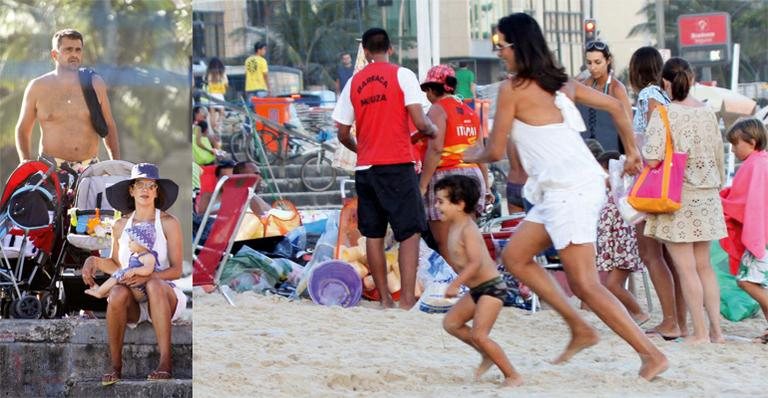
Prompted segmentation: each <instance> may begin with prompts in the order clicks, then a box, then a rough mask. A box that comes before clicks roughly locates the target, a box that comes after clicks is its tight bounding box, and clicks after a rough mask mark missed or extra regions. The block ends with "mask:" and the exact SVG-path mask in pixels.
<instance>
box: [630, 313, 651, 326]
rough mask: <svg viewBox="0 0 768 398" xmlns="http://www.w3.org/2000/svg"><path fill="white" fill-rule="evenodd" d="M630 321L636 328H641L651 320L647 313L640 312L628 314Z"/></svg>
mask: <svg viewBox="0 0 768 398" xmlns="http://www.w3.org/2000/svg"><path fill="white" fill-rule="evenodd" d="M630 315H631V316H632V319H634V321H635V323H636V324H637V325H638V326H643V325H644V324H645V323H646V322H648V321H650V320H651V316H650V315H648V313H647V312H640V313H638V314H630Z"/></svg>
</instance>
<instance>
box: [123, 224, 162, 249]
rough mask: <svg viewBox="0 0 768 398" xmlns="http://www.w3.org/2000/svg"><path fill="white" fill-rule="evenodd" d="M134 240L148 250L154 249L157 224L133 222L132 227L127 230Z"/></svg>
mask: <svg viewBox="0 0 768 398" xmlns="http://www.w3.org/2000/svg"><path fill="white" fill-rule="evenodd" d="M125 233H127V234H128V237H130V238H131V239H132V240H133V241H134V242H136V243H138V244H139V245H141V246H143V247H144V248H145V249H147V250H152V248H153V247H154V246H155V233H156V232H155V224H154V223H148V222H143V223H137V224H133V226H131V227H130V228H127V229H126V230H125Z"/></svg>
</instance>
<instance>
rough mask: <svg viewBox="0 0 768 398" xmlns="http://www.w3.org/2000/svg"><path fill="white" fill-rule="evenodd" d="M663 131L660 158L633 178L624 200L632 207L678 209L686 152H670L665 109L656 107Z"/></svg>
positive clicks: (648, 210)
mask: <svg viewBox="0 0 768 398" xmlns="http://www.w3.org/2000/svg"><path fill="white" fill-rule="evenodd" d="M657 109H659V113H660V114H661V120H662V121H664V127H665V129H666V130H667V138H666V150H665V154H664V160H662V162H661V163H659V164H658V165H657V166H656V167H653V168H652V167H650V166H648V165H646V166H645V167H644V168H643V172H642V173H641V174H640V176H639V177H637V180H636V181H635V184H634V185H633V186H632V191H630V193H629V198H628V199H627V200H628V202H629V204H630V205H632V207H634V208H635V209H637V210H639V211H642V212H646V213H673V212H675V211H677V210H678V209H680V197H681V194H682V191H683V179H684V174H685V163H686V161H687V159H688V154H686V153H680V152H674V150H673V144H672V130H671V129H670V127H669V117H668V116H667V109H666V108H664V107H658V108H657Z"/></svg>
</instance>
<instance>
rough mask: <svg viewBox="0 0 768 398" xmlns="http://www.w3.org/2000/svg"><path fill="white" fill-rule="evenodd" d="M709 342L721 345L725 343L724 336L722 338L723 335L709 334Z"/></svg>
mask: <svg viewBox="0 0 768 398" xmlns="http://www.w3.org/2000/svg"><path fill="white" fill-rule="evenodd" d="M709 341H711V342H713V343H715V344H722V343H725V336H723V333H722V332H720V333H711V332H710V333H709Z"/></svg>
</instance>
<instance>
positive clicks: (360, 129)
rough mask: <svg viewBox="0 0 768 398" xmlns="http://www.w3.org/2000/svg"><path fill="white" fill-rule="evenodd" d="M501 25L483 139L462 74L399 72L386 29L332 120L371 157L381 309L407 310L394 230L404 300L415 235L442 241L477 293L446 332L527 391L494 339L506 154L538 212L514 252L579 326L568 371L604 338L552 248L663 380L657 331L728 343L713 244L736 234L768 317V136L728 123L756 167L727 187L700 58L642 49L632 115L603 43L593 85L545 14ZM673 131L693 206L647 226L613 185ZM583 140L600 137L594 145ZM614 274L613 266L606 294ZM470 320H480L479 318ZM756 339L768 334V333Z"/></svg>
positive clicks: (654, 160)
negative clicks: (542, 256) (495, 187)
mask: <svg viewBox="0 0 768 398" xmlns="http://www.w3.org/2000/svg"><path fill="white" fill-rule="evenodd" d="M497 29H498V32H497V33H498V35H497V36H495V37H497V38H498V39H497V41H496V42H495V43H494V46H495V51H497V52H498V55H499V58H500V59H502V60H503V61H504V63H505V64H506V67H507V70H508V72H509V74H508V77H507V79H506V80H505V81H504V82H502V84H501V86H500V89H499V94H498V102H497V107H496V109H497V111H496V114H495V117H494V124H493V129H492V131H491V133H490V136H489V137H488V139H487V142H486V143H485V145H483V144H482V142H483V140H482V137H480V136H478V135H477V134H476V132H475V130H474V129H475V128H476V127H477V126H478V121H477V120H476V116H475V114H474V112H473V111H472V110H471V109H470V108H469V107H467V106H466V105H465V104H463V103H462V101H461V96H458V95H456V94H457V76H458V72H457V71H455V70H454V69H452V68H451V67H450V66H448V65H438V66H435V67H433V68H432V69H430V70H429V72H428V73H427V76H426V78H425V80H424V81H423V82H422V83H421V84H420V85H419V84H418V82H417V81H416V79H415V76H414V74H413V72H411V71H409V70H407V69H405V68H402V67H399V66H397V65H394V64H391V63H390V62H389V54H391V52H392V48H391V46H390V43H389V37H388V35H387V33H386V31H384V30H382V29H378V28H373V29H369V30H368V31H366V32H365V34H364V35H363V40H362V41H363V43H362V44H363V50H364V52H365V57H366V59H367V60H368V61H369V64H368V65H367V66H366V67H365V68H363V69H362V70H361V71H359V72H358V73H357V74H355V75H353V76H352V77H351V78H350V79H349V81H348V83H347V85H346V86H343V88H342V89H341V93H340V97H339V100H338V103H337V106H336V109H335V110H334V113H333V118H334V120H335V121H336V122H337V123H338V126H339V132H338V136H339V141H340V142H341V143H342V144H343V145H345V146H346V147H347V148H349V149H350V150H352V151H355V152H357V155H358V160H357V167H356V172H355V179H356V186H357V190H358V195H359V201H360V205H359V210H358V219H359V222H360V231H361V233H362V234H363V235H364V236H366V237H367V238H368V239H367V250H368V255H369V260H370V263H371V264H370V265H371V268H372V272H373V275H374V281H375V282H376V288H377V289H378V291H379V292H380V294H381V297H382V305H383V306H384V307H392V306H393V305H394V303H393V302H392V299H391V297H390V296H389V291H388V289H387V281H386V278H385V274H384V261H383V246H382V245H383V243H382V242H381V241H382V238H383V237H384V232H385V229H386V226H387V224H389V225H391V227H392V229H393V231H394V235H395V238H396V240H397V241H399V242H400V251H399V256H400V261H399V266H400V268H401V279H402V280H401V286H402V289H403V290H402V293H401V300H400V307H401V308H406V309H407V308H410V307H411V306H412V305H413V303H414V301H413V295H412V291H411V290H410V289H411V288H412V286H413V277H414V273H415V258H416V255H417V249H416V247H415V246H416V245H415V244H413V241H414V240H418V239H419V238H420V236H421V235H422V234H428V235H432V236H433V237H434V239H435V241H436V243H437V247H438V250H439V252H440V253H441V254H442V255H443V257H445V258H446V260H447V261H448V262H449V263H450V264H451V265H452V266H453V267H454V269H455V270H456V271H457V273H458V278H457V281H458V282H455V283H454V284H452V285H451V286H450V287H449V288H448V291H447V292H446V296H448V297H451V296H455V295H456V294H457V288H458V284H464V285H467V286H468V287H469V288H470V293H471V294H470V295H467V296H466V297H464V298H462V299H461V300H460V301H459V303H457V304H456V305H454V307H453V308H452V309H451V310H450V312H449V313H448V314H447V315H446V318H445V321H444V325H445V328H446V330H448V331H449V333H451V334H452V335H454V336H456V337H457V338H459V339H460V340H462V341H464V342H466V343H467V344H469V345H470V346H472V347H473V348H475V349H476V350H477V351H478V352H480V354H481V355H482V357H483V360H482V363H481V365H480V366H479V368H478V375H479V374H482V373H483V372H484V371H485V370H487V368H488V367H490V366H491V365H493V364H495V365H497V366H498V367H499V369H500V370H501V371H502V373H503V374H504V376H505V382H504V384H505V385H518V384H520V383H521V382H522V379H521V377H520V375H519V374H517V373H516V372H515V370H514V368H513V367H512V365H511V363H510V362H509V360H508V358H506V356H505V355H504V353H503V351H502V350H501V348H500V347H499V346H498V345H496V343H494V342H493V341H492V340H490V339H489V338H488V333H489V332H490V328H491V327H492V325H493V320H495V319H496V317H497V316H498V315H499V311H498V309H500V306H501V304H502V303H503V298H501V297H500V292H503V291H505V290H506V288H507V287H506V286H505V284H504V282H503V280H499V278H498V274H496V273H494V272H495V270H494V271H493V272H492V271H491V269H492V267H490V266H489V264H487V263H488V261H486V260H490V257H489V256H488V254H487V252H486V249H485V248H484V247H482V246H483V245H482V238H481V237H480V233H479V230H477V226H476V222H475V217H476V215H477V209H478V206H481V205H482V203H483V200H485V199H487V196H486V195H485V194H486V190H487V188H486V187H487V186H488V185H487V184H488V181H487V171H486V167H485V165H486V164H487V163H488V162H493V161H497V160H500V159H501V158H502V157H504V156H505V155H506V156H507V157H508V158H509V162H510V172H509V176H510V178H509V180H508V182H507V183H508V188H507V199H508V206H509V211H510V213H512V212H519V211H523V210H526V211H527V214H526V216H525V219H524V221H523V222H522V223H521V224H520V225H519V226H518V228H517V229H516V231H515V233H514V234H513V235H512V237H511V238H510V240H509V242H508V243H507V244H506V247H505V248H504V251H503V253H502V256H501V257H502V261H503V263H504V265H505V266H506V269H507V270H509V271H510V272H511V273H512V274H513V275H514V276H515V277H517V278H518V279H519V280H520V281H521V282H522V283H524V284H525V285H527V286H529V287H530V288H531V289H533V291H534V292H536V293H537V294H538V295H539V296H540V297H541V298H542V299H543V301H545V302H547V303H548V304H549V305H550V306H551V307H552V308H553V309H554V310H555V311H557V312H558V313H560V314H561V316H562V317H563V318H564V320H565V321H566V323H567V324H568V326H569V328H570V330H571V335H572V338H571V341H570V342H569V343H568V344H567V346H566V348H565V350H564V351H563V353H562V354H561V355H560V356H559V357H558V358H556V359H555V362H556V363H560V362H564V361H567V360H569V359H570V358H571V357H572V356H573V355H575V354H576V353H578V352H579V351H581V350H582V349H584V348H586V347H589V346H592V345H594V344H596V343H597V342H598V336H597V333H596V331H595V329H594V328H593V327H592V326H591V325H589V324H588V323H587V322H586V321H585V320H584V319H583V318H582V316H581V315H580V314H579V313H578V312H577V311H576V309H575V308H573V307H572V306H571V305H570V304H569V303H568V301H567V300H566V299H565V297H564V295H563V293H562V292H561V290H560V289H559V288H557V287H556V286H555V283H554V281H553V279H552V278H551V277H550V276H549V275H548V273H547V271H545V270H544V269H543V268H541V267H540V266H539V264H537V263H536V262H535V261H534V257H535V256H536V255H537V254H539V253H541V252H542V251H544V250H546V249H547V248H549V247H550V246H554V249H555V250H557V251H558V255H559V259H560V261H561V263H562V266H563V267H564V269H565V272H566V274H567V277H568V283H569V285H570V288H571V289H572V290H573V291H574V293H575V294H576V296H578V297H579V298H580V299H581V300H582V302H583V303H584V304H585V305H586V307H588V308H589V309H590V310H591V311H593V312H595V313H596V314H597V315H598V317H599V318H600V319H601V320H603V322H605V323H606V324H607V325H608V326H609V327H610V328H611V329H613V330H614V331H615V332H616V333H617V334H618V335H619V336H620V337H622V338H623V339H624V340H625V341H627V343H628V344H630V345H631V346H632V348H634V349H635V351H636V352H637V353H638V355H639V357H640V360H641V363H642V366H641V368H640V370H639V375H640V376H641V377H643V378H645V379H647V380H652V379H654V378H655V377H656V376H657V375H659V374H661V373H662V372H664V371H665V370H666V369H667V367H668V361H667V358H666V356H665V355H664V354H663V353H662V352H661V351H660V350H659V349H658V348H657V347H656V345H655V344H654V342H653V340H652V339H651V337H653V336H654V335H658V336H660V337H662V338H664V339H666V340H675V339H678V340H681V341H684V342H686V343H690V344H700V343H707V342H712V343H722V342H724V341H725V337H724V335H723V333H722V330H721V327H720V294H719V287H718V282H717V280H716V278H715V273H714V271H713V268H712V264H711V263H710V251H709V250H710V243H711V242H712V241H714V240H721V239H723V241H722V242H723V246H724V247H726V250H728V252H729V254H730V255H731V259H732V261H735V263H736V267H735V269H738V276H737V279H738V281H739V286H741V287H742V288H743V289H744V290H745V291H746V292H747V293H749V294H750V295H751V296H752V297H754V298H755V300H756V301H758V302H759V303H760V306H761V308H762V310H763V312H764V313H765V315H766V319H767V320H768V305H767V304H768V300H767V299H768V293H766V287H768V278H766V272H765V271H766V269H768V268H766V265H765V264H766V263H767V261H768V260H767V259H766V254H765V245H766V239H768V229H766V228H767V227H768V223H766V221H767V220H766V218H765V213H764V212H763V210H762V206H757V205H750V203H756V202H751V201H750V200H751V199H755V200H757V199H756V198H761V199H759V200H757V202H759V203H763V202H764V196H762V195H763V193H764V191H765V188H764V186H765V183H764V180H759V178H761V177H762V176H764V174H762V173H764V172H765V170H768V169H766V165H767V163H766V162H765V159H766V158H765V156H764V154H765V152H764V151H763V149H764V147H765V134H766V133H765V126H764V125H763V124H762V123H760V122H759V121H757V120H756V119H745V120H742V121H740V122H738V123H736V124H735V125H734V126H732V127H731V128H730V130H729V132H728V134H727V139H728V140H729V141H730V142H731V143H732V144H733V148H734V152H735V153H736V156H737V157H738V158H739V159H741V160H742V161H744V166H742V169H740V170H739V172H738V173H737V175H736V178H735V180H734V186H733V187H732V188H729V189H725V190H723V191H721V189H722V188H723V186H724V184H725V168H724V162H723V159H724V147H723V139H722V136H721V133H720V130H719V128H718V122H717V117H716V115H715V113H714V112H712V111H711V110H709V108H707V107H706V105H705V104H703V103H701V102H700V101H698V100H696V99H694V98H693V97H692V96H691V95H690V94H691V88H692V86H693V84H694V75H693V71H692V68H691V66H690V65H689V63H688V62H687V61H686V60H684V59H681V58H671V59H669V60H667V61H666V62H664V61H663V59H662V57H661V54H660V53H659V52H658V51H657V50H656V49H655V48H653V47H643V48H640V49H638V50H637V51H636V52H635V53H634V54H633V55H632V58H631V61H630V67H629V71H630V74H629V80H630V82H629V83H630V87H631V89H632V92H633V93H634V96H635V104H636V107H637V111H636V112H634V115H633V112H632V107H631V105H630V95H629V94H628V89H627V87H626V86H625V85H624V84H623V83H622V82H621V81H619V80H618V79H617V78H616V77H615V76H614V73H613V68H614V67H613V64H614V59H613V55H612V53H611V52H610V49H609V46H608V45H607V44H606V43H605V42H603V41H600V40H596V41H592V42H589V43H586V45H585V58H586V63H587V70H588V76H587V77H586V78H585V79H584V80H581V81H577V80H575V79H573V78H569V77H568V76H567V75H566V74H565V72H564V69H563V68H562V67H560V66H558V65H557V62H556V61H555V59H554V58H553V56H552V53H551V52H550V51H549V49H548V47H547V43H546V40H545V39H544V36H543V34H542V32H541V29H540V28H539V25H538V23H537V22H536V21H535V20H534V19H533V18H531V17H530V16H528V15H526V14H522V13H520V14H512V15H509V16H507V17H504V18H502V19H501V20H500V21H499V24H498V27H497ZM419 87H420V88H421V90H422V91H424V92H425V93H426V96H427V99H428V100H429V102H430V103H431V104H432V105H431V107H430V108H429V112H428V113H427V114H426V115H425V114H424V112H423V111H422V108H421V105H420V104H418V99H417V95H416V94H418V91H417V90H418V88H419ZM464 90H466V87H464ZM585 122H586V123H585ZM352 125H355V127H356V131H357V134H356V135H355V136H353V135H352V134H351V133H350V131H351V127H352ZM668 129H669V132H670V134H671V140H672V145H673V147H674V151H675V152H681V153H685V154H687V156H688V162H687V163H686V166H685V171H684V183H683V188H682V202H681V208H680V209H679V210H677V211H675V212H672V213H664V214H647V215H646V216H645V220H644V221H643V222H641V223H639V224H637V225H635V226H633V225H631V224H629V223H628V222H627V221H625V219H624V218H623V217H622V215H621V212H620V211H619V208H618V206H617V203H616V199H615V198H614V197H613V195H611V187H610V186H609V185H608V184H607V182H606V177H607V172H608V165H609V162H610V161H611V160H614V161H619V160H621V161H623V173H624V174H626V175H630V176H634V175H638V174H639V173H640V171H641V169H642V168H643V166H644V165H645V167H651V168H653V167H656V166H657V165H658V164H660V162H661V161H662V160H663V159H664V157H665V152H664V148H665V145H666V140H667V130H668ZM478 130H479V129H478ZM585 139H589V140H591V141H593V143H594V144H593V145H590V147H588V146H587V144H586V143H585ZM590 149H592V150H590ZM745 166H746V167H745ZM393 181H397V183H396V184H394V183H393ZM758 207H760V208H759V209H758ZM468 220H469V221H468ZM754 220H757V221H754ZM726 224H727V225H728V227H727V229H726ZM470 225H471V226H470ZM644 267H645V268H647V269H648V272H649V274H650V276H651V280H652V282H653V285H654V287H655V289H656V293H657V295H658V297H659V301H660V303H661V309H662V320H661V323H659V324H658V325H655V326H653V327H650V328H648V329H646V330H643V329H641V328H640V326H641V325H643V324H644V323H646V322H647V321H648V320H649V319H650V315H649V314H648V313H647V312H645V310H644V309H643V308H642V307H641V306H640V305H639V304H638V303H637V300H636V298H635V297H634V295H633V294H632V292H631V290H628V289H626V288H625V285H626V282H627V280H628V278H629V277H630V275H631V274H632V272H636V271H639V270H642V269H643V268H644ZM598 270H599V271H605V272H607V273H608V276H607V278H606V280H605V282H604V283H605V285H606V286H603V284H602V283H601V281H600V279H599V278H598ZM687 314H690V317H691V320H692V322H691V326H692V330H689V329H688V323H687ZM470 319H472V320H473V323H472V326H471V327H470V326H468V325H467V324H466V323H467V322H468V321H469V320H470ZM756 340H757V341H760V342H763V343H765V342H766V341H768V330H767V331H766V332H764V333H763V334H761V335H760V336H759V337H758V338H757V339H756Z"/></svg>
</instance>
